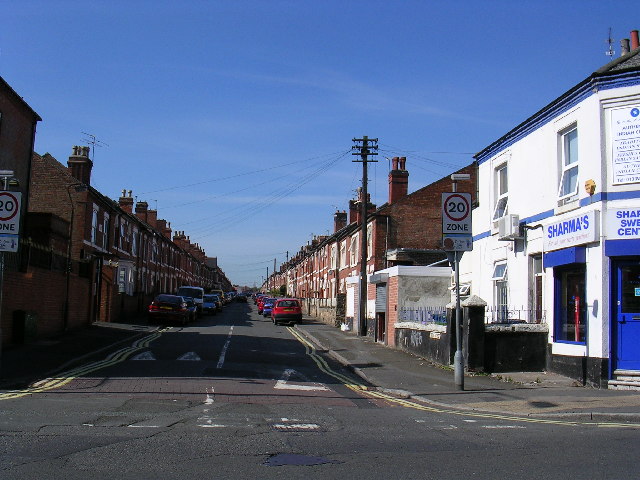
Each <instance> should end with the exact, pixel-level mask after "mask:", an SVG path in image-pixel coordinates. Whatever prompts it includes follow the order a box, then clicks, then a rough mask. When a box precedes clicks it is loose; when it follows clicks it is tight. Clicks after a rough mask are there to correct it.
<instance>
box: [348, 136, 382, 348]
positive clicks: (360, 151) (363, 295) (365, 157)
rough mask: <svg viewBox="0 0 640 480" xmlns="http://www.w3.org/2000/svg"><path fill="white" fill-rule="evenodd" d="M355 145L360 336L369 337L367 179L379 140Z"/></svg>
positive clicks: (362, 141) (360, 142) (359, 139)
mask: <svg viewBox="0 0 640 480" xmlns="http://www.w3.org/2000/svg"><path fill="white" fill-rule="evenodd" d="M353 142H354V143H355V145H354V146H353V147H351V149H352V150H355V152H354V153H352V155H359V156H360V160H352V161H353V162H356V163H357V162H361V163H362V199H361V203H362V204H361V205H360V207H361V210H360V212H361V213H360V222H361V224H360V298H359V299H358V306H359V307H360V310H359V311H360V315H359V331H358V334H359V335H362V336H366V335H367V210H368V206H369V199H368V193H367V183H369V179H368V177H367V164H368V163H370V162H377V160H369V156H375V155H378V152H377V150H378V139H377V138H369V137H367V136H366V135H365V136H363V137H362V138H354V139H353Z"/></svg>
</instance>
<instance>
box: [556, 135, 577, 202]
mask: <svg viewBox="0 0 640 480" xmlns="http://www.w3.org/2000/svg"><path fill="white" fill-rule="evenodd" d="M574 133H575V144H573V146H574V147H575V152H572V150H571V149H570V147H571V146H572V139H571V138H570V135H572V134H574ZM578 138H579V137H578V126H577V125H573V126H571V127H569V128H568V129H566V130H564V131H562V132H560V139H559V140H560V166H559V171H558V174H559V177H560V181H559V183H558V202H559V203H561V204H562V203H566V202H567V201H570V200H573V199H574V197H576V196H577V195H578V183H579V182H578V177H579V175H580V169H579V166H580V160H579V158H578V155H579V150H578ZM572 153H575V155H573V154H572ZM572 159H573V161H572ZM568 162H569V163H568ZM573 170H575V179H576V180H575V187H574V188H573V189H572V190H571V191H565V189H564V187H565V185H564V183H565V175H569V174H570V173H569V172H571V171H573Z"/></svg>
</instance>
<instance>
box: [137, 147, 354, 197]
mask: <svg viewBox="0 0 640 480" xmlns="http://www.w3.org/2000/svg"><path fill="white" fill-rule="evenodd" d="M339 153H341V152H335V153H327V154H324V155H318V156H317V157H311V158H307V159H304V160H296V161H295V162H288V163H282V164H280V165H275V166H272V167H269V168H262V169H258V170H251V171H250V172H244V173H238V174H236V175H230V176H228V177H222V178H212V179H210V180H203V181H201V182H195V183H189V184H184V185H175V186H173V187H167V188H161V189H158V190H150V191H148V192H142V193H140V194H139V195H138V196H142V195H147V194H149V193H157V192H166V191H169V190H178V189H180V188H189V187H194V186H196V185H203V184H205V183H213V182H222V181H224V180H230V179H232V178H238V177H242V176H244V175H253V174H255V173H261V172H265V171H267V170H275V169H276V168H283V167H288V166H289V165H295V164H297V163H302V162H309V161H311V160H317V159H319V158H325V157H329V156H333V155H337V154H339Z"/></svg>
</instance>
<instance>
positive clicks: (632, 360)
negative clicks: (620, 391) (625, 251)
mask: <svg viewBox="0 0 640 480" xmlns="http://www.w3.org/2000/svg"><path fill="white" fill-rule="evenodd" d="M614 274H615V275H616V287H617V289H616V290H617V294H616V297H617V298H614V302H615V303H614V312H615V315H614V320H615V328H616V332H615V339H616V365H615V367H616V368H617V369H620V370H640V262H639V261H625V262H619V263H617V264H616V267H615V269H614Z"/></svg>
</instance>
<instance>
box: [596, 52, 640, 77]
mask: <svg viewBox="0 0 640 480" xmlns="http://www.w3.org/2000/svg"><path fill="white" fill-rule="evenodd" d="M635 68H640V48H636V49H635V50H633V51H632V52H629V53H627V54H626V55H623V56H622V57H620V58H616V59H615V60H613V61H611V62H609V63H607V64H606V65H605V66H604V67H602V68H600V69H599V70H596V72H595V75H602V74H606V73H610V72H611V73H619V72H622V71H626V70H631V69H635Z"/></svg>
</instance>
